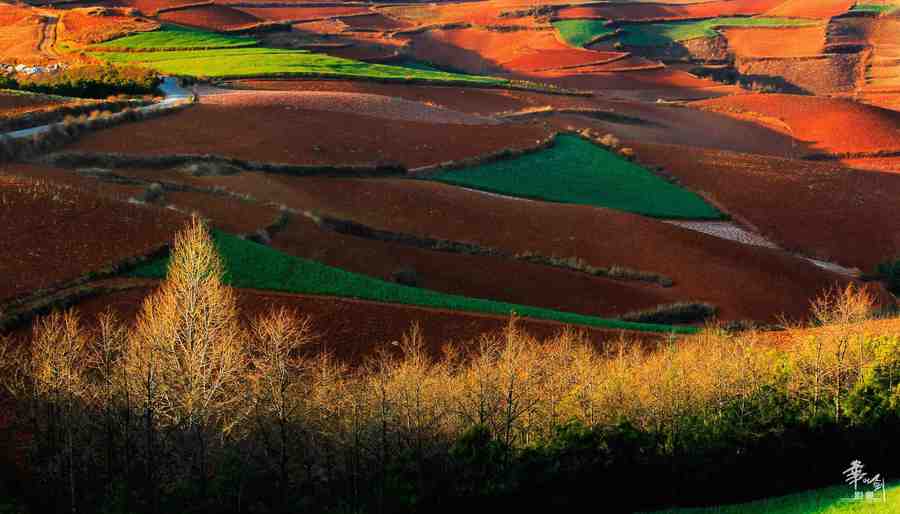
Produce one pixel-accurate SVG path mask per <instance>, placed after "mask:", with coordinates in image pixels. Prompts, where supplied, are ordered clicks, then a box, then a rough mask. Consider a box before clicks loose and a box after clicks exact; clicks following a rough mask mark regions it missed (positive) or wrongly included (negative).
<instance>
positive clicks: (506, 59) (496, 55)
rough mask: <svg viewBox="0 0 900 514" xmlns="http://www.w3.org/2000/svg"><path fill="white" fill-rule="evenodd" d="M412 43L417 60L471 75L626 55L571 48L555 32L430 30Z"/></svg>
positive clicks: (526, 70)
mask: <svg viewBox="0 0 900 514" xmlns="http://www.w3.org/2000/svg"><path fill="white" fill-rule="evenodd" d="M411 40H412V51H413V53H414V55H415V56H416V57H417V58H420V59H423V60H426V61H429V62H435V63H439V64H442V65H445V66H448V67H450V68H451V69H460V70H464V71H468V72H470V73H489V72H492V71H498V70H499V71H512V72H526V73H527V72H534V71H536V70H539V69H547V68H558V67H562V66H574V65H587V64H595V63H598V62H606V61H609V60H611V59H615V58H620V57H623V56H625V55H627V54H625V53H623V52H598V51H593V50H585V49H580V48H572V47H570V46H568V45H566V44H565V43H563V42H562V41H560V40H559V38H558V37H557V35H556V33H555V32H554V31H514V32H498V31H491V30H484V29H477V28H470V29H459V30H431V31H428V32H425V33H420V34H416V35H413V36H412V37H411ZM526 76H527V75H526Z"/></svg>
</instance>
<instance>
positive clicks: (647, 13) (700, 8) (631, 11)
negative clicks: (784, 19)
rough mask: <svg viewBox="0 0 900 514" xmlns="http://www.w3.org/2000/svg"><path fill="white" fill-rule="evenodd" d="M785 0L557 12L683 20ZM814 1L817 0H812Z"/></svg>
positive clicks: (748, 11) (747, 11)
mask: <svg viewBox="0 0 900 514" xmlns="http://www.w3.org/2000/svg"><path fill="white" fill-rule="evenodd" d="M784 1H785V0H721V1H713V2H696V3H686V2H685V3H682V4H678V3H674V2H665V3H664V2H658V3H657V2H647V3H641V2H634V3H613V4H610V5H595V6H584V7H581V6H574V7H564V8H562V9H560V10H559V11H557V13H556V16H557V17H558V18H559V19H564V20H565V19H580V18H608V19H615V20H623V21H637V20H681V19H690V18H712V17H715V16H736V15H741V16H748V15H754V14H761V13H764V12H766V11H768V10H769V9H772V8H773V7H775V6H777V5H779V4H781V3H783V2H784ZM811 1H813V2H815V1H818V0H811Z"/></svg>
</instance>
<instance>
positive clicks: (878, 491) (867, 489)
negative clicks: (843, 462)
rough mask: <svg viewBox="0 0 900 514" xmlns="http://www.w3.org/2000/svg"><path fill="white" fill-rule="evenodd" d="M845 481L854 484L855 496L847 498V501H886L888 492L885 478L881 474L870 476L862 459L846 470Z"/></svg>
mask: <svg viewBox="0 0 900 514" xmlns="http://www.w3.org/2000/svg"><path fill="white" fill-rule="evenodd" d="M844 478H845V482H846V483H847V484H848V485H852V486H853V496H852V497H851V498H845V499H844V500H846V501H869V502H884V501H886V493H885V490H884V479H883V478H881V474H880V473H879V474H876V475H875V476H872V477H870V476H869V474H868V473H866V470H865V465H864V464H863V463H862V461H860V460H855V461H853V462H851V463H850V467H849V468H847V469H845V470H844Z"/></svg>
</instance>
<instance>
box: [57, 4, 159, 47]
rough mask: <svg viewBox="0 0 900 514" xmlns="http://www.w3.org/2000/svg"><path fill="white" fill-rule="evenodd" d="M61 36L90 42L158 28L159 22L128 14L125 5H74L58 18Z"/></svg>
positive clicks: (73, 40) (83, 42)
mask: <svg viewBox="0 0 900 514" xmlns="http://www.w3.org/2000/svg"><path fill="white" fill-rule="evenodd" d="M59 28H60V38H62V39H63V40H66V41H72V42H75V43H77V44H82V45H89V44H96V43H102V42H104V41H108V40H110V39H115V38H117V37H122V36H126V35H128V34H132V33H134V32H146V31H149V30H155V29H157V28H159V23H156V22H154V21H152V20H148V19H145V18H137V17H134V16H130V15H128V14H127V13H126V12H125V11H124V10H122V9H105V8H102V7H98V8H89V9H73V10H71V11H66V12H65V14H64V15H63V16H62V19H61V20H60V22H59Z"/></svg>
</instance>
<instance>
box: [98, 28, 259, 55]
mask: <svg viewBox="0 0 900 514" xmlns="http://www.w3.org/2000/svg"><path fill="white" fill-rule="evenodd" d="M258 44H259V41H257V40H256V39H253V38H250V37H244V36H234V35H228V34H219V33H216V32H208V31H205V30H199V29H192V28H187V27H180V26H177V25H163V27H162V28H160V29H158V30H153V31H150V32H142V33H139V34H132V35H130V36H125V37H121V38H118V39H114V40H111V41H106V42H104V43H100V44H98V45H94V46H93V47H92V48H94V49H105V50H120V49H121V50H141V51H146V50H157V49H178V48H182V49H191V48H241V47H250V46H256V45H258Z"/></svg>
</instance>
